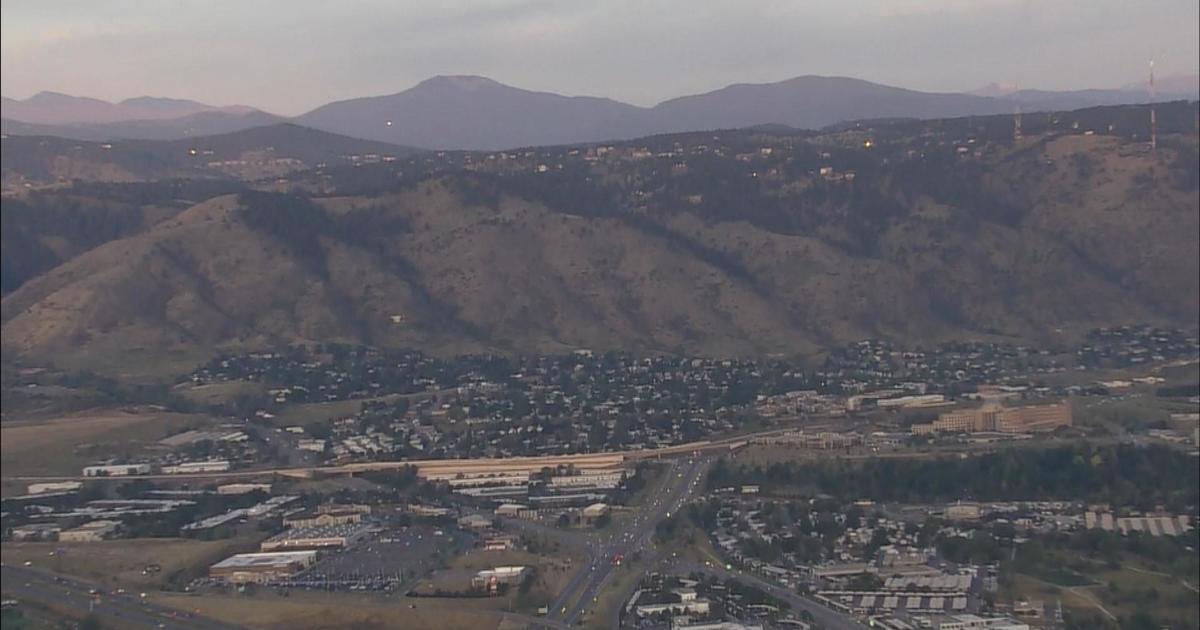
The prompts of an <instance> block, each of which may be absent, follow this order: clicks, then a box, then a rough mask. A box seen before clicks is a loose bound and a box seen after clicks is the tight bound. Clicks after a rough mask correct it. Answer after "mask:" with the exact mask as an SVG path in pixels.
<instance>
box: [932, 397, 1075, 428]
mask: <svg viewBox="0 0 1200 630" xmlns="http://www.w3.org/2000/svg"><path fill="white" fill-rule="evenodd" d="M1069 426H1071V405H1070V403H1067V402H1062V403H1057V404H1052V405H1027V406H1024V407H1001V406H999V405H995V404H987V405H984V406H982V407H979V408H975V409H956V410H954V411H947V412H945V413H942V414H940V415H939V416H938V419H937V420H934V421H933V422H928V423H924V424H914V425H913V426H912V432H913V433H914V434H916V435H929V434H933V433H982V432H997V433H1010V434H1011V433H1041V432H1046V431H1053V430H1055V429H1057V428H1059V427H1069Z"/></svg>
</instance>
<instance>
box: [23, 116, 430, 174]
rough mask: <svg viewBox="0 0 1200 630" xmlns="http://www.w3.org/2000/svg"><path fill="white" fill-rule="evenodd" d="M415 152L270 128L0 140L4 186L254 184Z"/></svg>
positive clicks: (302, 130) (307, 130) (292, 128)
mask: <svg viewBox="0 0 1200 630" xmlns="http://www.w3.org/2000/svg"><path fill="white" fill-rule="evenodd" d="M415 151H416V150H415V149H411V148H408V147H400V146H395V145H390V144H385V143H382V142H374V141H371V140H362V139H359V138H348V137H346V136H339V135H337V134H332V133H328V132H325V131H318V130H316V129H310V128H308V127H301V126H299V125H295V124H292V123H277V124H272V125H264V126H261V127H253V128H250V129H243V130H239V131H234V132H230V133H225V134H219V135H211V136H203V137H199V138H185V139H179V140H123V141H116V142H110V143H100V142H88V141H81V140H75V139H67V138H58V137H53V136H22V135H10V136H8V137H6V138H4V139H3V140H2V141H0V155H2V156H3V169H2V171H0V172H2V174H3V175H2V177H3V182H4V183H5V186H6V187H11V186H16V185H18V184H20V183H24V182H35V183H45V182H60V181H84V182H88V181H107V182H137V181H151V180H157V179H170V178H177V177H209V178H211V177H234V178H238V179H260V178H263V177H270V176H275V175H282V174H286V173H288V172H291V171H296V170H303V169H308V168H313V167H315V166H317V165H318V164H325V163H330V164H335V165H336V164H339V163H343V164H350V163H352V162H351V159H352V157H354V156H366V155H375V156H376V159H380V158H379V156H390V157H392V158H394V157H397V156H405V155H411V154H413V153H414V152H415Z"/></svg>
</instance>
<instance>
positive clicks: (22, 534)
mask: <svg viewBox="0 0 1200 630" xmlns="http://www.w3.org/2000/svg"><path fill="white" fill-rule="evenodd" d="M60 531H62V528H61V527H59V526H58V525H55V524H53V523H29V524H28V525H18V526H16V527H14V528H12V532H11V533H12V539H13V540H19V541H36V540H57V539H58V534H59V532H60Z"/></svg>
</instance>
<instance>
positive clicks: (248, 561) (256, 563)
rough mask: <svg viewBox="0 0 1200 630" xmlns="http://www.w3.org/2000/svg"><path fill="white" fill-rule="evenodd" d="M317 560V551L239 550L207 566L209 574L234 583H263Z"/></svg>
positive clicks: (298, 570) (281, 577)
mask: <svg viewBox="0 0 1200 630" xmlns="http://www.w3.org/2000/svg"><path fill="white" fill-rule="evenodd" d="M316 561H317V552H316V551H283V552H276V553H239V554H237V555H235V556H230V557H228V558H226V559H224V560H222V561H220V562H218V563H216V564H214V565H212V566H211V567H209V568H208V575H209V577H211V578H213V579H217V580H224V581H226V582H232V583H234V584H244V583H247V582H254V583H259V584H263V583H267V582H273V581H275V580H281V579H285V578H289V577H291V576H293V575H296V574H297V573H300V572H301V571H303V570H305V569H307V568H308V567H310V566H312V565H313V563H314V562H316Z"/></svg>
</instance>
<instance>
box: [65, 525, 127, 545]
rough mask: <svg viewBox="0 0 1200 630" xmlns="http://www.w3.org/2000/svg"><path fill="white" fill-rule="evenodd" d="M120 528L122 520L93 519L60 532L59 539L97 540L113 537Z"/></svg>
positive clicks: (67, 540)
mask: <svg viewBox="0 0 1200 630" xmlns="http://www.w3.org/2000/svg"><path fill="white" fill-rule="evenodd" d="M120 528H121V523H120V521H105V520H101V521H92V522H90V523H84V524H83V525H80V526H79V527H76V528H75V529H68V530H65V531H61V532H59V533H58V539H59V540H60V541H62V542H97V541H100V540H104V539H106V538H111V537H112V536H113V535H114V534H116V533H117V530H119V529H120Z"/></svg>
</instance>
